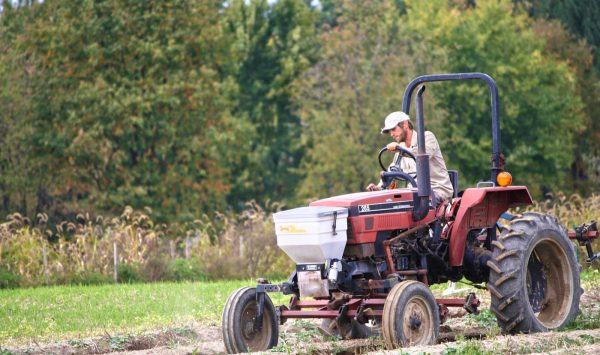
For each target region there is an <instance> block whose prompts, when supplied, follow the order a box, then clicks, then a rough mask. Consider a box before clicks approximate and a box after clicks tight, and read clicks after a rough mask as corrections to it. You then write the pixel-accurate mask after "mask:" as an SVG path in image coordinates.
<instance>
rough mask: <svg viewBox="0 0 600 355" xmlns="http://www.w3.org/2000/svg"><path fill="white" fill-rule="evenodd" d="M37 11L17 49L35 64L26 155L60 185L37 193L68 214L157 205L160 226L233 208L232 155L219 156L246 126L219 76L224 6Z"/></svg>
mask: <svg viewBox="0 0 600 355" xmlns="http://www.w3.org/2000/svg"><path fill="white" fill-rule="evenodd" d="M32 11H33V13H34V16H33V19H32V21H31V22H30V23H28V24H27V26H25V28H24V29H23V31H22V32H23V35H22V36H20V37H19V39H18V42H17V43H16V47H17V48H18V50H19V53H20V55H22V56H25V57H27V58H29V59H30V61H31V67H32V69H31V70H30V71H29V72H27V73H26V74H27V76H26V80H27V87H26V89H27V91H28V92H29V93H31V94H30V96H31V98H30V101H29V103H28V104H27V105H28V107H27V109H28V110H29V112H30V114H29V115H27V116H26V117H25V118H24V120H25V123H26V124H27V125H28V126H29V127H31V129H32V132H31V134H30V135H28V136H27V137H26V139H25V143H26V145H27V146H28V147H31V149H30V151H29V152H28V154H27V155H26V156H25V158H29V159H30V160H31V162H34V161H35V162H37V163H36V166H37V167H38V168H39V169H40V170H42V171H52V172H53V174H52V177H53V178H54V179H55V180H51V181H50V186H47V185H43V184H42V183H41V182H40V183H39V186H35V188H36V189H37V190H39V193H38V195H39V196H46V195H48V196H50V197H51V198H56V199H59V200H60V201H62V202H65V203H67V206H66V207H67V208H69V209H71V208H75V207H87V206H94V207H95V208H98V209H101V210H105V211H113V212H114V211H118V210H120V209H122V208H124V207H125V205H127V204H130V205H132V206H135V207H138V208H142V207H145V206H150V207H153V208H156V210H157V213H158V215H159V219H164V217H165V216H171V217H176V218H177V219H178V220H190V219H192V217H191V216H192V215H191V213H193V212H200V211H208V210H209V208H207V206H209V205H210V206H211V208H210V209H214V208H220V209H223V208H224V207H225V198H226V196H227V193H228V191H229V189H230V186H231V181H229V180H228V179H227V177H228V176H229V175H230V171H229V169H230V168H229V165H228V156H229V155H231V154H230V153H228V152H224V153H222V152H221V151H220V150H222V148H223V147H225V146H227V145H229V144H230V143H231V142H233V141H235V140H236V138H237V137H238V136H237V133H239V132H241V131H242V130H243V128H244V124H243V123H236V124H235V125H234V124H233V121H232V116H231V114H230V112H229V107H231V106H232V103H231V100H232V99H231V98H230V95H229V93H230V92H232V91H231V90H233V89H234V88H235V85H234V84H233V83H232V82H231V81H230V80H228V79H227V78H222V77H221V73H220V66H221V65H222V62H223V61H225V60H226V59H227V55H226V53H225V50H226V49H227V47H226V46H227V44H228V40H227V38H223V32H222V31H221V30H220V24H219V22H218V18H219V16H218V13H219V11H220V2H219V1H203V2H199V3H193V4H192V3H189V2H187V1H175V2H168V3H165V2H142V3H140V2H137V1H120V0H111V1H106V2H101V3H98V2H92V1H85V2H83V3H81V4H80V3H77V4H75V3H72V2H69V1H60V0H57V1H46V2H43V3H42V4H37V5H35V6H33V7H32ZM59 38H60V40H56V39H59ZM209 53H210V55H208V54H209ZM59 182H60V183H59ZM38 202H39V201H38ZM27 212H29V211H27Z"/></svg>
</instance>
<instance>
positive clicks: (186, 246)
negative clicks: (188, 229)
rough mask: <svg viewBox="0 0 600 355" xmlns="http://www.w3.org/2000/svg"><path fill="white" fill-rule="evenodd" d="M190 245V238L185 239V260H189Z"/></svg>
mask: <svg viewBox="0 0 600 355" xmlns="http://www.w3.org/2000/svg"><path fill="white" fill-rule="evenodd" d="M191 244H192V241H191V240H190V237H185V258H186V259H189V258H190V247H191Z"/></svg>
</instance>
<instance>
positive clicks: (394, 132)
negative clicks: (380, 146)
mask: <svg viewBox="0 0 600 355" xmlns="http://www.w3.org/2000/svg"><path fill="white" fill-rule="evenodd" d="M390 136H391V137H392V138H394V140H395V141H396V142H397V143H400V142H402V141H403V140H404V139H406V130H405V129H404V122H401V123H399V124H398V125H397V126H396V127H394V128H393V129H390Z"/></svg>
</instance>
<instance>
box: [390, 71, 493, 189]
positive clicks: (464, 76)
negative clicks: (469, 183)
mask: <svg viewBox="0 0 600 355" xmlns="http://www.w3.org/2000/svg"><path fill="white" fill-rule="evenodd" d="M473 79H480V80H483V81H485V82H486V83H487V84H488V87H489V89H490V99H491V105H492V106H491V111H492V168H491V181H493V182H496V176H498V173H499V172H501V171H503V170H504V157H503V155H502V152H501V150H500V103H499V99H498V86H497V85H496V82H495V81H494V79H493V78H492V77H491V76H489V75H487V74H483V73H455V74H432V75H422V76H419V77H417V78H415V79H413V80H412V81H411V82H410V83H409V84H408V86H407V87H406V89H405V90H404V97H403V98H402V111H404V112H405V113H406V114H408V113H409V111H410V99H411V97H412V93H413V91H414V90H415V88H416V87H417V86H418V85H420V84H423V83H427V82H433V81H449V80H473ZM418 116H419V115H417V121H418V120H422V115H421V118H419V117H418ZM417 127H423V128H421V130H424V127H425V126H424V123H423V122H417ZM417 142H418V145H419V147H424V146H425V138H424V135H423V134H418V135H417Z"/></svg>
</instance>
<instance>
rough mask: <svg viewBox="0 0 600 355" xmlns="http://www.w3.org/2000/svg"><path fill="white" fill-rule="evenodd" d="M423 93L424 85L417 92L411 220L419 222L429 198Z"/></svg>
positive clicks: (425, 210)
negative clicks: (413, 190)
mask: <svg viewBox="0 0 600 355" xmlns="http://www.w3.org/2000/svg"><path fill="white" fill-rule="evenodd" d="M423 92H425V85H422V86H421V87H420V88H419V89H418V90H417V144H418V149H417V155H416V157H417V176H418V177H419V181H418V182H417V195H416V196H415V197H414V198H413V201H414V207H413V213H412V218H413V220H414V221H420V220H422V219H423V218H425V216H427V212H428V211H429V196H430V195H431V177H430V176H429V155H427V153H426V149H425V123H424V120H423Z"/></svg>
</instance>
